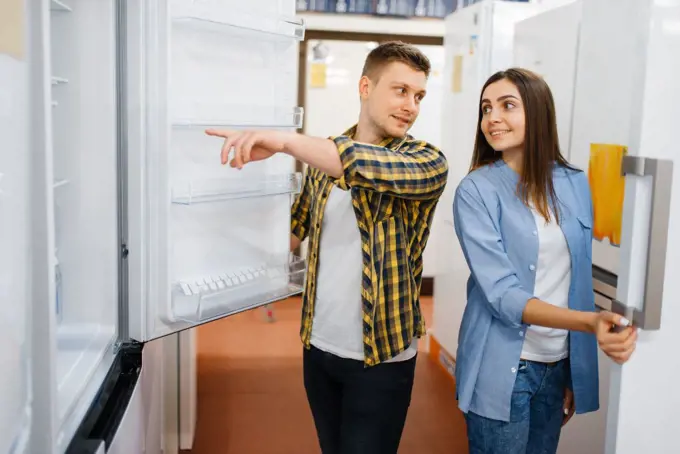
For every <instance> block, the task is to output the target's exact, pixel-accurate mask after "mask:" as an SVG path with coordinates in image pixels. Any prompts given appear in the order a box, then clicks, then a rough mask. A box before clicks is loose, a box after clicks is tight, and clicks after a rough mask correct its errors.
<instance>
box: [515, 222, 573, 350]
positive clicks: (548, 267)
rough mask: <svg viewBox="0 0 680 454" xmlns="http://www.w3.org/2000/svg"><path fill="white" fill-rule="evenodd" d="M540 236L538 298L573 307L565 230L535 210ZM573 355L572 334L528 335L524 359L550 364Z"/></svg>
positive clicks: (536, 330) (531, 331)
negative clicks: (571, 349) (571, 352)
mask: <svg viewBox="0 0 680 454" xmlns="http://www.w3.org/2000/svg"><path fill="white" fill-rule="evenodd" d="M532 212H533V214H534V219H535V220H536V232H534V233H535V234H537V235H538V246H539V247H538V263H537V264H536V284H535V287H534V295H535V296H536V298H538V299H540V300H541V301H545V302H546V303H550V304H552V305H555V306H558V307H564V308H567V307H569V286H570V283H571V256H570V255H569V247H568V246H567V241H566V239H565V237H564V233H563V232H562V228H561V227H560V226H559V224H557V223H556V222H555V217H554V216H553V217H552V219H551V222H550V223H546V222H545V219H544V218H543V217H542V216H541V215H540V214H539V213H538V212H537V211H536V210H533V209H532ZM567 356H569V337H568V331H566V330H562V329H554V328H546V327H544V326H534V325H532V326H530V327H529V328H528V329H527V331H526V335H525V339H524V347H523V349H522V358H524V359H527V360H529V361H537V362H543V363H550V362H555V361H559V360H561V359H564V358H566V357H567Z"/></svg>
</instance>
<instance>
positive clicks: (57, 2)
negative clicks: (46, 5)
mask: <svg viewBox="0 0 680 454" xmlns="http://www.w3.org/2000/svg"><path fill="white" fill-rule="evenodd" d="M50 11H56V12H61V13H70V12H71V11H72V10H71V7H70V6H68V5H67V4H66V3H64V2H62V1H61V0H51V2H50Z"/></svg>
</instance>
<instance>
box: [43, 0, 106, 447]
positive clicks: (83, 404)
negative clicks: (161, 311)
mask: <svg viewBox="0 0 680 454" xmlns="http://www.w3.org/2000/svg"><path fill="white" fill-rule="evenodd" d="M43 4H44V5H45V6H46V7H48V8H49V12H50V14H49V33H50V35H49V46H50V61H49V64H48V65H47V67H48V68H50V70H49V73H50V81H49V83H50V89H51V90H50V92H51V109H49V110H50V115H49V116H50V117H51V131H49V133H51V139H52V140H51V155H50V153H49V152H48V160H51V170H52V182H51V191H49V193H50V195H51V198H52V202H53V219H52V221H53V223H51V226H52V227H53V247H52V248H51V249H50V250H49V251H48V252H47V253H46V255H47V256H46V257H45V260H46V261H48V262H50V263H53V264H54V285H53V287H52V292H51V295H52V298H51V302H50V307H51V310H52V311H53V314H50V317H53V320H54V321H55V323H54V324H52V326H53V327H54V332H52V333H50V341H51V342H52V343H54V344H55V349H56V360H55V364H54V367H55V371H54V380H55V381H56V383H54V384H53V386H54V388H53V390H54V391H56V393H55V396H56V401H55V402H54V404H53V405H54V407H53V408H52V409H49V410H48V411H47V412H46V414H50V412H51V411H54V412H55V417H56V421H55V428H56V430H57V435H55V438H56V440H57V444H58V445H59V446H61V449H63V446H65V444H66V443H68V440H69V439H70V436H71V435H72V434H73V431H74V430H75V428H76V427H77V425H78V424H79V423H80V419H82V416H83V414H84V413H85V411H86V410H87V407H89V405H90V403H91V401H92V399H93V398H94V396H95V394H96V392H97V391H98V389H99V386H100V385H101V380H103V376H104V375H105V371H106V370H108V368H109V367H110V361H111V360H112V353H113V352H112V349H113V343H114V341H115V339H116V328H117V310H118V309H117V308H118V246H117V243H118V231H117V228H118V217H117V209H118V206H117V203H118V186H117V137H116V134H117V123H116V115H117V112H116V85H115V84H116V80H115V75H116V61H115V60H116V41H115V40H116V33H115V1H114V0H63V1H61V0H50V1H46V2H44V3H43ZM48 167H49V163H48ZM48 197H49V196H48ZM45 334H47V333H45Z"/></svg>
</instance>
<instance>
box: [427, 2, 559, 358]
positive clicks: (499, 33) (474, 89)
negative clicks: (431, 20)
mask: <svg viewBox="0 0 680 454" xmlns="http://www.w3.org/2000/svg"><path fill="white" fill-rule="evenodd" d="M546 8H547V6H544V5H541V4H536V3H523V2H508V1H499V0H483V1H481V2H478V3H475V4H472V5H469V6H465V7H462V8H458V10H456V11H455V12H454V13H452V14H450V15H449V16H447V17H446V19H445V21H446V32H445V35H444V48H445V54H446V55H445V59H446V60H445V67H444V81H445V82H444V86H443V92H444V93H443V99H442V115H441V121H442V126H441V131H442V134H441V136H442V143H441V146H440V148H441V149H442V151H443V153H444V154H445V155H446V158H447V160H448V161H449V179H448V183H447V185H446V191H445V192H444V194H443V196H442V199H441V201H440V203H439V205H438V208H437V216H435V222H436V223H437V227H436V229H433V232H435V233H434V234H433V235H434V239H433V241H434V242H436V244H437V249H436V263H437V268H436V269H437V276H436V279H435V281H434V302H435V306H434V320H435V322H434V327H433V330H434V336H435V337H436V338H437V341H438V342H439V343H440V344H441V345H442V347H443V348H444V349H445V350H446V351H447V352H448V353H450V354H451V355H454V357H455V354H456V349H457V347H458V333H459V328H460V322H461V321H462V319H463V310H464V301H465V288H466V283H467V277H468V275H469V271H468V267H467V264H466V262H465V257H464V256H463V252H462V250H461V249H460V246H459V244H458V241H456V240H455V236H456V234H455V231H454V226H453V208H452V207H453V194H454V191H455V189H456V187H457V186H458V184H459V183H460V181H461V180H462V179H463V178H464V177H465V175H466V174H467V171H468V168H469V166H470V160H471V158H472V151H473V148H474V139H475V133H476V128H477V116H478V110H479V98H480V91H481V88H482V86H483V85H484V82H485V81H486V79H487V78H488V77H489V76H491V75H492V74H493V73H495V72H496V71H499V70H501V69H507V68H509V67H510V66H512V64H513V43H514V41H513V37H514V32H515V24H516V23H517V22H518V21H520V20H523V19H526V18H527V17H531V16H533V15H535V14H537V13H538V12H540V11H542V10H544V9H546Z"/></svg>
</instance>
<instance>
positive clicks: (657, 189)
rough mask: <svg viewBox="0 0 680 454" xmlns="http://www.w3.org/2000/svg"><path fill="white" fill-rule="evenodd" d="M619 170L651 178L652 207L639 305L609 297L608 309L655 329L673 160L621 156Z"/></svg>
mask: <svg viewBox="0 0 680 454" xmlns="http://www.w3.org/2000/svg"><path fill="white" fill-rule="evenodd" d="M621 174H622V175H624V176H625V175H636V176H640V177H644V176H649V177H651V178H652V201H651V203H652V207H651V213H650V217H649V238H648V239H647V266H646V276H645V283H644V286H645V288H644V293H643V294H644V301H643V309H642V311H639V310H637V309H633V308H631V307H628V306H626V305H625V304H624V303H622V302H620V301H612V311H613V312H616V313H619V314H621V315H623V316H625V317H627V318H629V319H630V320H631V321H632V322H633V324H634V325H635V326H637V327H639V328H642V329H646V330H657V329H659V328H660V327H661V306H662V302H663V285H664V279H665V274H666V250H667V245H668V224H669V219H670V209H671V187H672V184H673V161H670V160H661V159H651V158H643V157H639V156H624V157H623V162H622V164H621Z"/></svg>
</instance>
